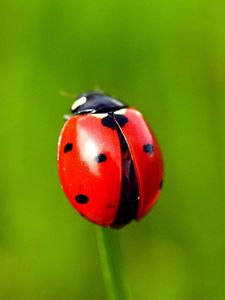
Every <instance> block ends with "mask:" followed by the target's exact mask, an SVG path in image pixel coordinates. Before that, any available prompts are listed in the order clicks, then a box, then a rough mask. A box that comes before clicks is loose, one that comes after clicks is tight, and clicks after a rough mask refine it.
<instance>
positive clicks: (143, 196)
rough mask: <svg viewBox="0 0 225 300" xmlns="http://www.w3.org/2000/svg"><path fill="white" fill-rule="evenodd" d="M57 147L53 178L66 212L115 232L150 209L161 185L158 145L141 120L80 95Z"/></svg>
mask: <svg viewBox="0 0 225 300" xmlns="http://www.w3.org/2000/svg"><path fill="white" fill-rule="evenodd" d="M66 119H67V121H66V123H65V125H64V127H63V129H62V131H61V134H60V137H59V143H58V154H57V162H58V173H59V177H60V181H61V185H62V188H63V190H64V192H65V194H66V196H67V197H68V199H69V201H70V202H71V204H72V206H73V207H74V208H75V209H76V210H77V211H78V212H79V213H80V214H81V215H82V216H83V217H85V218H87V219H88V220H89V221H91V222H93V223H96V224H98V225H101V226H110V227H113V228H120V227H123V226H124V225H126V224H128V223H129V222H130V221H131V220H133V219H136V220H140V219H141V218H142V217H143V216H144V215H146V214H147V213H148V211H149V210H150V209H151V208H152V206H153V205H154V203H155V202H156V200H157V198H158V197H159V194H160V190H161V188H162V182H163V160H162V155H161V151H160V148H159V145H158V142H157V140H156V138H155V136H154V134H153V133H152V131H151V129H150V128H149V126H148V125H147V123H146V121H145V119H144V118H143V116H142V114H141V113H140V112H139V111H138V110H136V109H134V108H131V107H128V106H127V105H125V104H123V103H122V102H121V101H119V100H117V99H114V98H112V97H110V96H108V95H106V94H103V93H99V92H88V93H85V94H81V95H80V96H79V97H78V98H77V99H76V101H75V102H74V104H73V105H72V108H71V114H70V115H69V116H66Z"/></svg>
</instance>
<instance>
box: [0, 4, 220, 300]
mask: <svg viewBox="0 0 225 300" xmlns="http://www.w3.org/2000/svg"><path fill="white" fill-rule="evenodd" d="M224 9H225V4H224V2H223V1H219V0H218V1H213V2H211V1H202V0H184V1H182V2H180V1H176V0H172V1H169V0H167V1H166V0H160V1H148V0H143V1H130V0H129V1H128V0H124V1H118V0H117V1H116V0H112V1H103V0H97V1H91V0H89V1H79V0H77V1H71V0H65V1H57V0H56V1H51V0H50V1H44V0H39V1H37V0H34V1H28V0H22V1H17V2H16V1H12V0H7V1H6V0H2V1H1V4H0V16H1V17H0V36H1V44H0V45H1V46H0V80H1V109H0V118H1V128H0V137H1V149H0V154H1V173H0V192H1V194H0V299H1V300H26V299H28V300H51V299H54V300H61V299H66V300H72V299H85V300H89V299H90V300H91V299H105V292H104V286H103V278H102V274H101V268H100V260H99V256H98V251H97V243H96V238H95V229H96V228H95V226H94V225H92V224H90V223H88V222H86V221H85V220H84V219H82V218H81V217H80V216H79V215H78V214H76V213H75V212H74V211H73V209H72V208H71V207H70V205H69V204H68V201H67V200H66V198H65V196H64V194H63V192H62V190H61V188H60V184H59V180H58V177H57V168H56V147H57V139H58V135H59V132H60V129H61V127H62V124H63V120H62V115H63V114H65V113H66V112H67V111H68V108H69V107H70V105H71V99H69V98H68V99H67V98H64V97H62V96H60V93H59V92H60V90H64V91H68V92H72V93H80V92H83V91H86V90H90V89H92V88H93V87H95V86H99V87H100V88H101V89H103V90H105V91H107V92H108V93H111V94H112V95H114V96H118V97H119V98H121V99H124V100H125V101H127V102H128V103H129V104H130V105H132V106H136V107H137V108H139V109H140V110H141V111H142V112H143V113H144V115H145V116H146V118H147V120H148V121H149V122H150V123H151V125H152V127H153V129H154V131H155V132H156V133H157V136H158V139H159V141H160V144H161V147H162V151H163V153H164V159H165V170H166V177H165V184H164V189H163V193H162V196H161V198H160V201H159V202H158V204H157V205H156V207H155V208H154V209H153V210H152V213H151V214H150V215H148V217H146V218H145V219H144V220H143V221H141V222H140V223H132V224H130V225H129V226H127V227H126V228H124V229H123V230H121V231H118V236H119V238H120V240H121V242H122V250H123V256H124V258H125V263H124V265H125V273H126V283H127V284H128V285H130V288H131V293H132V295H133V299H138V300H146V299H154V300H180V299H182V300H189V299H192V300H197V299H198V300H199V299H204V300H207V299H209V300H211V299H216V300H220V299H221V300H222V299H224V298H225V285H224V279H225V256H224V253H225V238H224V232H225V218H224V217H225V213H224V212H225V204H224V195H225V190H224V182H225V176H224V173H225V172H224V171H225V170H224V166H225V156H224V149H225V137H224V132H225V131H224V129H225V128H224V127H225V126H224V117H225V97H224V96H225V31H224V28H225V19H224Z"/></svg>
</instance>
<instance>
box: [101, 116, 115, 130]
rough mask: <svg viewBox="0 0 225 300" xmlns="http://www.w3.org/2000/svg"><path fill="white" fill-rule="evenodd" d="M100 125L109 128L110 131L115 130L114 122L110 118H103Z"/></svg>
mask: <svg viewBox="0 0 225 300" xmlns="http://www.w3.org/2000/svg"><path fill="white" fill-rule="evenodd" d="M102 125H103V126H106V127H108V128H111V129H115V128H116V124H115V121H114V119H113V117H111V116H107V117H105V118H103V119H102Z"/></svg>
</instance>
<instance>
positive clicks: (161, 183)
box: [159, 180, 163, 190]
mask: <svg viewBox="0 0 225 300" xmlns="http://www.w3.org/2000/svg"><path fill="white" fill-rule="evenodd" d="M162 187H163V180H161V181H160V184H159V188H160V190H161V189H162Z"/></svg>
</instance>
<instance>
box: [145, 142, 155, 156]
mask: <svg viewBox="0 0 225 300" xmlns="http://www.w3.org/2000/svg"><path fill="white" fill-rule="evenodd" d="M143 150H144V152H145V153H150V154H152V153H153V145H151V144H146V145H144V146H143Z"/></svg>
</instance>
